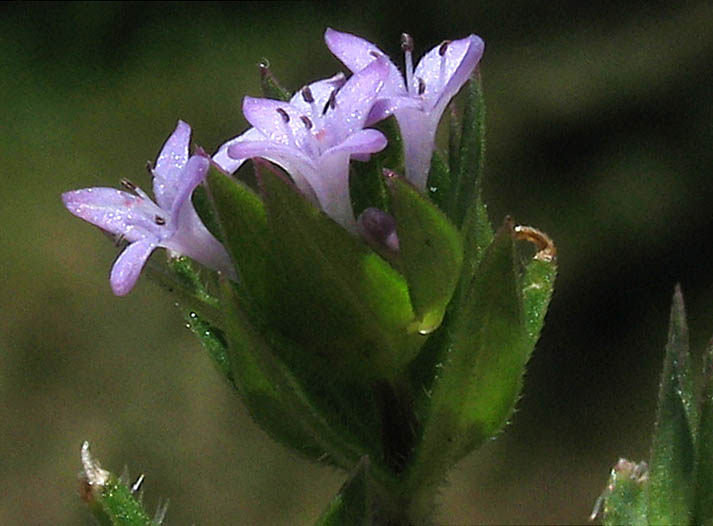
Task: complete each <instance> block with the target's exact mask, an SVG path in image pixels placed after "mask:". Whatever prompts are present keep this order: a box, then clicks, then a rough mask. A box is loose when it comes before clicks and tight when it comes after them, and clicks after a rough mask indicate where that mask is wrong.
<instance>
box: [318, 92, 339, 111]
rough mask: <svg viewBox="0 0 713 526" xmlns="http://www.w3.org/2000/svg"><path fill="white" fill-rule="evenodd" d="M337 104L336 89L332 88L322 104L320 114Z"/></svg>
mask: <svg viewBox="0 0 713 526" xmlns="http://www.w3.org/2000/svg"><path fill="white" fill-rule="evenodd" d="M336 106H337V90H334V91H333V92H332V93H330V95H329V98H328V99H327V102H326V103H325V104H324V109H322V115H324V114H325V113H327V110H328V109H330V108H331V109H334V108H336Z"/></svg>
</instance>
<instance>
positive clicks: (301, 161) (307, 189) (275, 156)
mask: <svg viewBox="0 0 713 526" xmlns="http://www.w3.org/2000/svg"><path fill="white" fill-rule="evenodd" d="M228 155H229V156H231V157H234V158H236V159H249V158H252V157H262V158H263V159H267V160H268V161H271V162H273V163H275V164H277V165H278V166H280V167H281V168H282V169H283V170H285V171H286V172H287V173H288V174H290V176H291V177H292V180H293V181H294V183H295V185H297V188H299V189H300V191H301V192H302V193H303V194H305V196H307V198H308V199H310V200H311V201H312V202H313V203H316V202H317V199H316V196H315V193H314V190H313V188H312V185H311V182H312V181H310V179H314V178H315V176H316V175H315V174H317V171H316V165H315V164H314V162H313V160H312V159H311V158H310V157H309V156H307V155H306V154H304V153H303V152H302V151H301V150H299V149H298V148H294V147H292V146H286V145H283V144H278V143H274V142H271V141H269V140H266V139H264V140H262V141H244V142H238V143H234V144H232V145H231V146H230V147H229V148H228Z"/></svg>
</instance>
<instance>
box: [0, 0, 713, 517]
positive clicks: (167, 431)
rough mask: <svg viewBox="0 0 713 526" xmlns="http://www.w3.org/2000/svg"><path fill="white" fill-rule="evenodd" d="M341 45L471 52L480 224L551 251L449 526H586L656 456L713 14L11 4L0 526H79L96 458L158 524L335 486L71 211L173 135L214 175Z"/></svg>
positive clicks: (273, 507)
mask: <svg viewBox="0 0 713 526" xmlns="http://www.w3.org/2000/svg"><path fill="white" fill-rule="evenodd" d="M327 26H332V27H335V28H336V29H340V30H344V31H350V32H354V33H357V34H360V35H362V36H364V37H365V38H367V39H369V40H371V41H373V42H375V43H377V44H378V45H379V46H380V47H381V48H382V49H384V50H385V51H387V52H389V53H390V54H391V56H392V57H393V59H394V61H395V62H396V63H397V64H399V65H400V64H401V62H402V58H401V56H400V52H399V48H398V44H399V34H400V33H401V32H402V31H408V32H409V33H410V34H411V35H412V36H413V37H414V39H415V41H416V53H417V54H420V53H423V52H425V51H427V50H428V49H430V48H431V47H432V46H434V45H436V44H438V43H439V42H440V41H441V40H443V39H445V38H460V37H463V36H465V35H467V34H468V33H476V34H479V35H480V36H482V37H483V38H484V39H485V41H486V52H485V56H484V58H483V60H482V63H481V70H482V75H483V79H484V86H485V95H486V101H487V105H488V123H489V128H488V159H487V180H486V182H485V198H486V200H487V202H488V203H489V205H490V212H491V218H492V220H493V221H494V222H496V223H497V222H499V221H500V220H501V218H502V217H503V216H504V215H505V214H512V215H513V216H514V217H515V218H516V220H517V221H519V222H521V223H524V224H529V225H532V226H536V227H538V228H540V229H542V230H544V231H546V232H547V233H548V234H549V235H550V236H551V237H552V238H553V239H554V240H555V242H556V243H557V246H558V249H559V267H560V275H559V278H558V283H557V289H556V292H555V296H554V299H553V302H552V306H551V309H550V312H549V314H548V318H547V321H548V322H547V325H546V327H545V330H544V333H543V336H542V339H541V341H540V343H539V345H538V347H537V349H536V351H535V353H534V355H533V358H532V360H531V364H530V367H529V370H528V374H527V377H526V381H525V387H524V392H523V397H522V400H521V401H520V403H519V405H518V411H517V413H516V414H515V416H514V418H513V422H512V424H511V425H510V426H509V427H508V428H507V429H506V430H505V432H504V433H503V435H502V436H501V437H499V438H498V440H496V441H494V442H492V443H489V444H487V445H486V446H485V447H484V448H482V449H481V450H480V451H479V452H477V453H476V454H473V455H471V456H470V457H469V458H468V459H466V460H465V461H463V462H462V463H461V464H460V465H459V466H458V468H457V469H456V470H455V471H454V473H453V474H452V477H451V479H450V481H449V483H448V484H447V485H446V486H444V488H443V491H442V497H441V501H440V503H441V508H440V512H439V516H438V517H439V519H438V521H439V523H441V524H448V525H455V524H479V523H488V524H504V523H509V524H515V523H519V524H522V523H528V524H533V523H548V524H554V523H560V524H571V523H584V522H586V519H587V516H588V514H589V512H590V510H591V507H592V505H593V503H594V500H595V499H596V497H597V495H598V494H599V493H600V491H601V489H602V488H603V487H604V485H605V482H606V479H607V474H608V471H609V469H610V467H611V466H612V465H613V463H614V462H615V461H616V460H617V458H618V457H619V456H625V457H628V458H630V459H632V460H637V461H638V460H641V459H644V458H647V457H648V448H649V445H650V444H649V440H650V438H649V437H650V434H651V430H652V427H653V422H654V413H655V396H656V390H657V383H658V376H659V374H660V367H661V360H662V357H663V347H664V344H665V340H666V324H667V317H668V309H669V304H670V298H671V294H672V292H673V287H674V285H675V283H676V282H680V283H681V284H682V287H683V291H684V294H685V297H686V300H687V307H688V312H689V324H690V329H691V341H692V347H693V349H694V365H695V367H696V371H698V370H699V369H700V354H701V352H702V349H703V348H704V347H705V345H706V343H707V340H708V338H709V337H710V336H711V335H713V275H712V272H711V271H712V270H713V261H711V259H712V256H713V243H712V242H711V231H713V205H712V204H713V182H712V179H713V73H712V72H713V4H711V3H710V2H651V1H630V2H626V3H622V2H587V3H582V2H563V1H554V2H552V1H548V2H544V1H534V2H533V1H506V2H503V1H494V0H486V1H481V2H454V3H445V2H430V3H425V2H424V3H415V4H410V3H400V2H394V3H391V4H388V5H387V4H385V3H379V2H362V3H359V4H353V6H349V7H337V6H335V5H332V4H327V3H318V4H313V3H287V4H282V3H260V4H243V3H240V4H228V5H217V4H210V3H200V4H196V5H187V4H158V3H142V4H137V3H97V4H87V3H72V4H44V3H43V4H33V3H15V4H4V5H3V6H2V7H0V174H1V176H2V179H1V183H2V190H1V191H0V196H1V197H0V199H1V201H0V203H1V205H0V221H1V223H0V224H1V225H2V226H1V227H0V241H1V243H0V290H1V291H2V293H3V294H2V299H1V300H0V523H1V524H90V523H91V521H90V518H89V517H88V513H87V511H86V510H85V509H84V507H83V506H82V503H81V501H80V500H79V498H78V482H77V476H76V474H77V473H78V471H79V467H80V466H79V447H80V444H81V442H82V440H85V439H87V440H90V441H91V443H92V444H93V449H94V452H95V453H96V454H97V455H98V457H99V458H100V459H101V460H102V461H103V464H104V465H105V466H106V467H108V468H110V469H112V470H116V471H120V470H121V468H122V467H123V466H124V465H127V466H128V467H129V469H130V472H131V473H132V475H136V474H138V473H139V472H144V473H146V476H147V481H146V484H145V492H146V495H145V500H146V501H147V502H148V504H149V507H150V508H153V506H154V504H155V503H156V502H157V500H158V498H159V497H169V498H170V499H171V506H170V507H169V512H168V516H167V524H174V525H179V524H198V525H210V524H240V525H242V524H246V525H247V524H275V525H281V524H283V525H288V524H289V525H292V524H310V523H311V522H313V520H314V519H315V518H316V517H317V515H318V514H319V513H320V511H321V510H322V508H323V507H324V506H325V505H326V504H327V502H328V501H329V499H330V497H331V496H332V495H333V494H334V493H335V492H336V491H337V489H338V488H339V485H340V484H341V482H342V479H343V475H342V474H340V473H338V472H335V471H334V470H332V469H330V468H326V467H323V466H319V465H315V464H312V463H310V462H307V461H305V460H303V459H301V458H298V457H295V456H293V455H292V454H290V453H289V452H287V451H286V450H285V449H284V448H282V447H281V446H279V445H277V444H274V443H272V442H271V441H270V440H269V439H268V438H267V436H266V435H265V434H263V433H262V431H261V430H260V429H258V428H257V427H256V426H255V425H254V424H253V423H252V421H251V420H250V418H249V416H248V415H247V414H246V411H245V410H244V408H243V407H242V406H241V404H240V402H239V400H238V398H237V397H236V396H235V395H234V394H233V393H232V392H231V391H230V389H229V388H228V386H227V385H226V384H225V383H224V382H223V381H222V380H221V378H220V377H219V375H218V373H217V372H216V371H215V370H214V368H213V366H212V364H211V363H210V361H209V358H208V356H207V354H206V353H205V352H204V351H203V350H202V348H201V347H200V345H199V344H198V342H197V341H196V340H194V339H193V337H192V336H191V335H190V334H189V332H188V331H187V330H185V329H184V328H183V323H182V321H181V318H180V314H179V312H178V311H177V310H176V309H174V308H173V300H172V298H171V297H170V296H169V295H168V294H166V293H165V292H163V291H162V290H160V289H159V288H158V287H157V286H155V285H153V284H152V283H150V282H149V281H148V280H146V279H142V280H141V282H140V283H139V285H138V286H137V288H136V289H135V290H134V291H133V292H132V293H131V295H129V296H128V297H126V298H115V297H114V296H113V295H112V294H111V290H110V288H109V284H108V272H109V269H110V267H111V263H112V261H113V258H114V257H115V251H116V249H115V248H114V247H113V246H112V244H111V243H110V242H109V241H107V240H106V239H105V238H104V237H103V236H102V235H101V234H100V233H99V232H98V231H96V230H94V229H91V228H87V226H86V225H84V224H82V223H81V222H80V221H79V220H77V219H76V218H74V217H73V216H71V215H70V214H69V213H68V212H66V211H65V210H64V209H63V207H62V205H61V202H60V199H59V195H60V193H61V192H63V191H67V190H71V189H75V188H83V187H88V186H116V185H117V183H118V181H119V179H121V178H124V177H127V178H130V179H131V180H133V181H134V182H136V183H137V184H139V185H140V186H143V187H144V188H148V187H149V186H150V184H149V181H148V176H146V174H145V171H144V164H145V161H146V160H148V159H154V158H155V156H156V153H157V152H158V150H159V148H160V146H161V144H162V143H163V141H164V139H165V138H166V136H167V135H168V134H169V133H170V132H171V131H172V130H173V127H174V126H175V123H176V120H177V119H178V118H181V119H183V120H186V121H188V122H189V123H190V124H191V125H192V126H193V129H194V142H195V143H196V144H200V145H202V146H203V147H205V148H206V149H207V150H209V151H212V150H213V149H215V148H216V147H217V146H218V145H219V144H220V143H222V142H223V141H224V140H226V139H228V138H230V137H233V136H235V135H237V134H238V133H240V132H242V131H243V130H244V129H245V126H246V125H245V121H244V120H243V118H242V116H241V113H240V103H241V98H242V96H243V95H245V94H250V95H253V96H256V95H258V94H259V89H258V74H257V68H256V64H257V63H258V62H259V61H260V60H261V59H262V58H263V57H267V58H268V59H269V60H270V63H271V65H272V69H273V71H274V72H275V73H276V74H277V75H278V76H279V77H280V78H281V79H282V80H283V82H284V84H286V85H287V86H288V87H290V88H292V89H297V88H299V87H300V86H301V85H303V84H305V83H307V82H310V81H313V80H315V79H318V78H323V77H326V76H329V75H331V74H333V73H334V72H335V71H336V70H338V69H339V68H340V64H339V63H338V62H337V60H336V59H334V58H333V57H332V56H331V55H330V53H329V52H328V50H327V48H326V46H325V45H324V44H323V40H322V34H323V31H324V29H325V27H327Z"/></svg>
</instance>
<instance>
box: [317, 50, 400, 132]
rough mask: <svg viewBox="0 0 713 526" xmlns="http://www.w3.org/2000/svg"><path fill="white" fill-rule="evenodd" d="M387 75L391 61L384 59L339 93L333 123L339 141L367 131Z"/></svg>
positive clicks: (374, 63) (352, 77) (349, 82)
mask: <svg viewBox="0 0 713 526" xmlns="http://www.w3.org/2000/svg"><path fill="white" fill-rule="evenodd" d="M387 73H388V64H387V59H386V58H380V59H378V60H375V61H373V62H372V63H371V64H370V65H369V66H367V67H366V68H365V69H362V70H361V71H359V72H357V73H355V74H354V75H352V76H351V77H350V78H349V80H348V81H347V82H346V84H344V86H343V87H342V89H341V90H339V92H338V93H337V96H336V105H335V108H334V110H333V111H334V115H333V116H332V118H331V119H330V123H331V124H332V126H333V127H334V133H335V135H336V139H337V140H343V139H344V138H346V137H348V136H349V135H350V134H352V133H354V132H355V131H357V130H361V129H362V128H363V127H364V123H365V122H366V118H367V117H368V115H369V111H370V110H371V107H372V105H373V103H374V100H375V99H376V97H377V95H378V94H379V90H380V89H381V88H382V87H383V85H384V80H385V78H386V75H387Z"/></svg>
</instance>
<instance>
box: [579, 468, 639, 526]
mask: <svg viewBox="0 0 713 526" xmlns="http://www.w3.org/2000/svg"><path fill="white" fill-rule="evenodd" d="M647 490H648V466H647V465H646V462H641V463H639V464H635V463H634V462H629V461H628V460H626V459H623V458H622V459H620V460H619V462H617V463H616V465H615V466H614V468H612V471H611V475H610V476H609V482H608V484H607V488H606V490H605V491H604V493H603V494H602V496H601V497H600V498H599V500H597V505H596V506H595V508H594V512H592V516H591V517H590V519H591V520H594V519H596V518H597V517H598V516H600V515H601V517H602V523H603V524H604V526H649V522H648V518H647V515H646V512H647Z"/></svg>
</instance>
